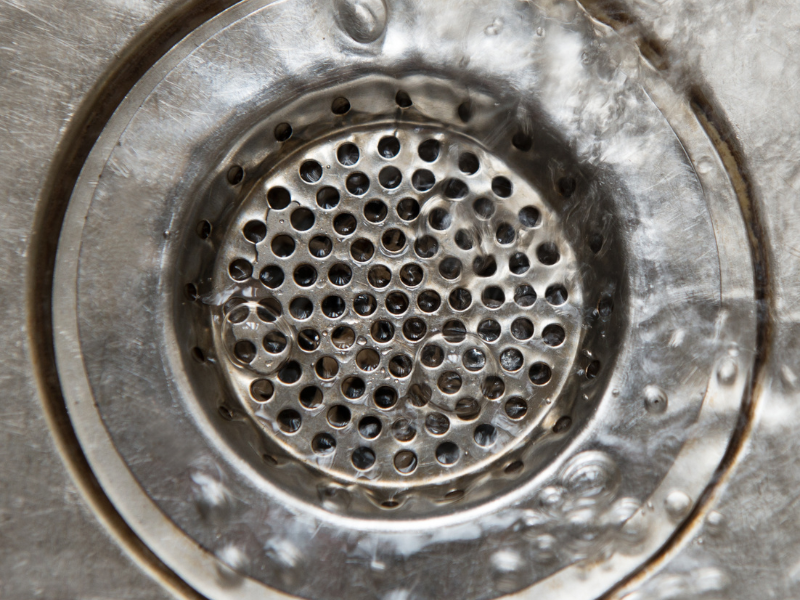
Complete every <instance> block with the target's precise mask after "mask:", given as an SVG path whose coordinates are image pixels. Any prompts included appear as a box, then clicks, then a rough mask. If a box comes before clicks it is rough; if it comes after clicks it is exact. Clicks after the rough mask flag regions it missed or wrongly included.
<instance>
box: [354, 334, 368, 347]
mask: <svg viewBox="0 0 800 600" xmlns="http://www.w3.org/2000/svg"><path fill="white" fill-rule="evenodd" d="M356 342H357V343H358V345H359V346H363V345H364V344H366V343H367V338H365V337H364V336H361V335H360V336H358V339H357V340H356Z"/></svg>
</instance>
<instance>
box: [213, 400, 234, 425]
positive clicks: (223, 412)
mask: <svg viewBox="0 0 800 600" xmlns="http://www.w3.org/2000/svg"><path fill="white" fill-rule="evenodd" d="M217 414H219V416H220V417H222V418H223V419H225V420H226V421H233V419H234V414H233V411H232V410H231V409H230V408H228V407H227V406H225V405H224V404H223V405H222V406H220V407H219V408H218V409H217Z"/></svg>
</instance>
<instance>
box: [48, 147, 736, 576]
mask: <svg viewBox="0 0 800 600" xmlns="http://www.w3.org/2000/svg"><path fill="white" fill-rule="evenodd" d="M111 137H113V136H111ZM687 137H688V136H687ZM108 143H109V145H110V144H111V142H108ZM100 146H101V144H98V147H100ZM93 156H94V155H93ZM712 156H714V155H713V154H712ZM87 177H88V176H87ZM82 183H83V184H84V185H91V182H87V181H86V180H85V178H84V177H83V176H82ZM80 187H81V184H79V186H78V188H76V189H79V188H80ZM76 195H77V194H76ZM75 210H77V209H75V208H74V206H73V205H71V206H70V212H71V213H73V212H75ZM69 221H70V219H69V218H68V222H69ZM67 231H69V229H65V232H67ZM73 241H74V240H73ZM69 245H70V244H69V235H65V237H64V240H63V241H62V248H61V249H60V252H63V248H64V247H69ZM64 269H65V267H63V266H62V265H61V261H60V262H59V273H58V274H57V283H58V284H61V283H68V280H69V277H68V274H67V275H65V274H64V273H63V271H64ZM65 279H66V280H65ZM59 288H60V289H72V288H70V287H66V288H61V286H60V285H59ZM56 313H57V314H56V320H57V321H58V322H59V323H60V324H61V325H63V324H65V323H66V322H67V321H69V320H70V314H69V307H68V306H67V307H64V306H63V305H62V304H61V303H60V302H59V303H57V306H56ZM65 313H66V314H65ZM73 314H74V313H73ZM59 335H68V334H64V333H61V334H59ZM59 341H60V342H61V343H60V344H57V346H58V349H59V363H60V364H61V365H62V367H61V368H62V369H66V370H67V371H68V370H70V365H69V363H70V362H71V360H73V359H75V358H76V357H75V356H69V355H65V352H69V349H68V348H64V346H63V343H64V342H65V339H64V338H60V340H59ZM72 341H73V342H77V337H75V338H73V340H72ZM67 344H69V341H67ZM78 358H79V357H78ZM65 365H66V366H65ZM74 366H75V364H73V365H72V367H74ZM741 371H742V370H740V373H741ZM80 372H81V371H80V370H78V371H76V373H80ZM741 378H742V376H741V375H740V376H739V379H737V382H739V381H740V380H741ZM74 385H76V383H75V382H70V385H65V391H67V395H68V398H69V397H70V396H71V399H69V402H70V406H71V409H73V410H75V412H82V411H83V410H86V409H88V411H91V407H90V406H87V404H86V403H84V402H82V401H81V399H80V397H76V396H75V395H74V392H75V389H74V388H73V387H72V386H74ZM737 387H738V386H737ZM70 390H71V391H70ZM84 391H87V392H88V389H85V390H84ZM84 397H89V396H88V395H87V396H84ZM84 416H88V413H87V415H84ZM97 425H98V426H99V427H100V428H101V430H102V423H100V422H98V423H97ZM76 429H80V428H79V427H78V426H77V425H76ZM85 433H86V431H85V430H84V434H85ZM94 433H98V432H97V431H95V432H94ZM79 435H80V431H79ZM80 437H81V439H82V440H84V439H88V438H86V437H85V436H84V435H80ZM84 444H86V442H84ZM85 448H87V455H94V459H91V457H90V460H91V462H92V464H93V465H95V468H98V465H102V463H103V462H105V460H106V459H104V458H102V457H101V456H98V454H101V453H97V452H92V451H89V450H88V446H85ZM108 449H109V448H106V449H105V450H104V451H107V450H108ZM111 449H112V453H113V447H112V448H111ZM108 460H113V459H108ZM98 471H99V472H100V473H101V474H102V471H103V469H98ZM108 476H109V473H106V474H105V476H104V477H101V480H104V481H106V483H107V484H109V485H107V486H106V487H107V490H109V488H110V487H113V486H111V485H110V482H109V480H108ZM131 481H132V480H131ZM109 495H110V496H111V497H112V498H114V499H115V504H117V505H118V506H120V504H123V505H124V504H125V501H124V499H123V498H120V497H119V494H117V493H112V492H111V490H109ZM124 513H125V514H126V516H128V517H131V513H130V512H128V511H124ZM134 521H135V519H134ZM137 530H138V528H137ZM147 537H150V536H147ZM195 575H197V573H195ZM559 577H560V576H559ZM212 587H216V586H215V585H214V586H212ZM240 591H241V590H240Z"/></svg>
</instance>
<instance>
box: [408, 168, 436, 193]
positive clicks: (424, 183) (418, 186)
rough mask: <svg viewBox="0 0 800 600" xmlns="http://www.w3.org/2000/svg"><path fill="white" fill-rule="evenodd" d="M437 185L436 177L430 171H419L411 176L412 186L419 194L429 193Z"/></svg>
mask: <svg viewBox="0 0 800 600" xmlns="http://www.w3.org/2000/svg"><path fill="white" fill-rule="evenodd" d="M435 183H436V176H435V175H434V174H433V173H431V172H430V171H429V170H428V169H417V170H416V171H414V174H413V175H412V176H411V185H413V186H414V189H415V190H417V191H418V192H427V191H428V190H430V189H431V188H432V187H433V185H434V184H435Z"/></svg>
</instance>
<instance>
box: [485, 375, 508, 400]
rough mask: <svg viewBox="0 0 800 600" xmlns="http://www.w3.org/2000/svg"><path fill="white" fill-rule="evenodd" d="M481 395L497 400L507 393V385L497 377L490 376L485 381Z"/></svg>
mask: <svg viewBox="0 0 800 600" xmlns="http://www.w3.org/2000/svg"><path fill="white" fill-rule="evenodd" d="M481 393H482V394H483V395H484V397H486V398H488V399H489V400H497V399H498V398H501V397H502V396H503V394H505V393H506V384H505V383H504V382H503V380H502V379H500V378H499V377H497V376H496V375H490V376H489V377H487V378H486V379H484V380H483V383H482V384H481Z"/></svg>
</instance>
